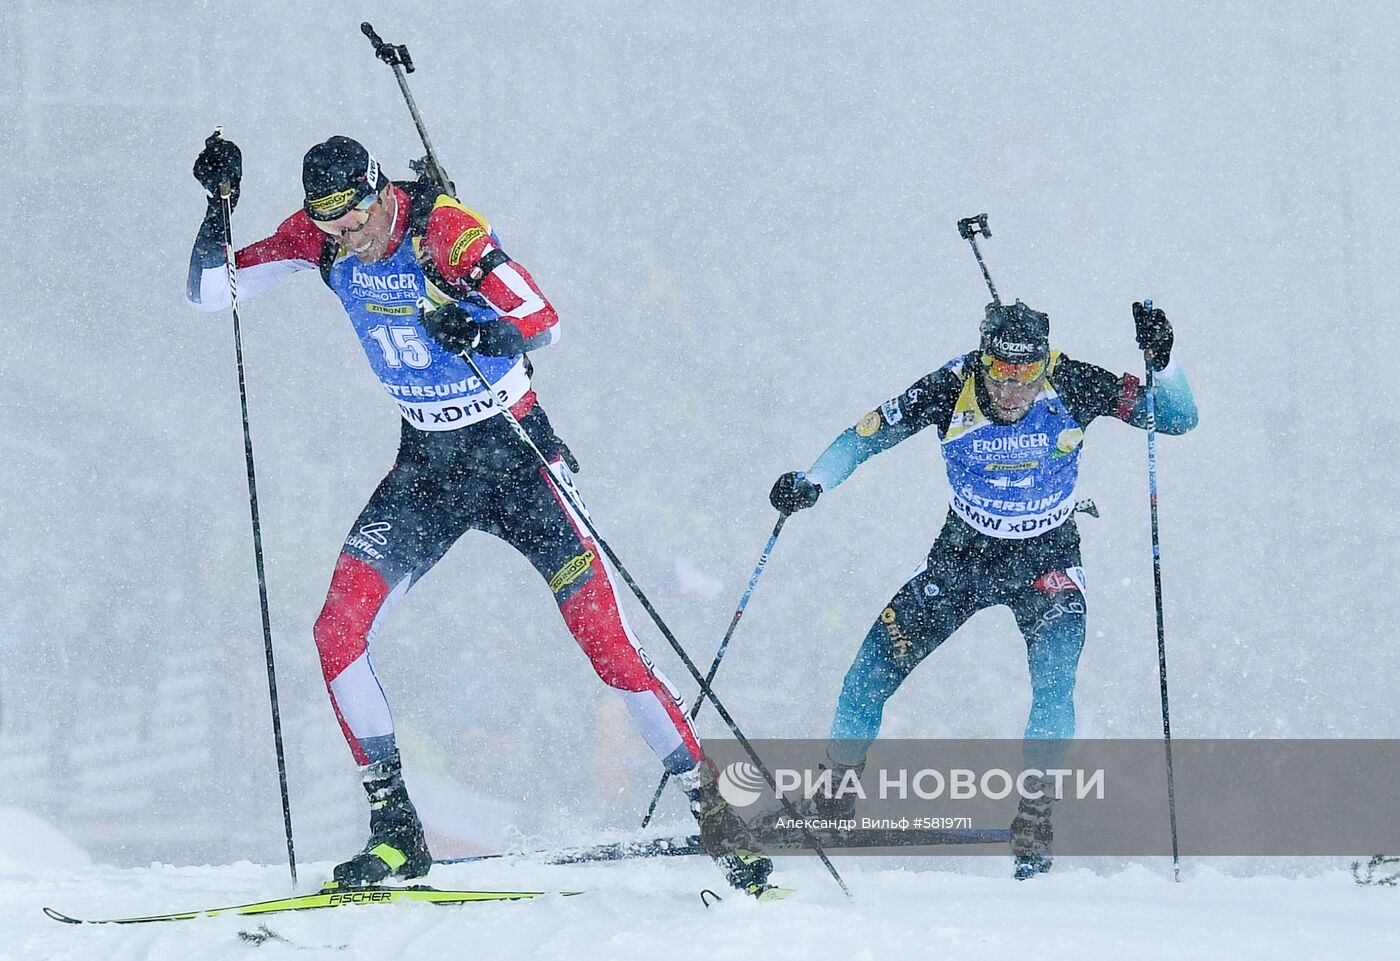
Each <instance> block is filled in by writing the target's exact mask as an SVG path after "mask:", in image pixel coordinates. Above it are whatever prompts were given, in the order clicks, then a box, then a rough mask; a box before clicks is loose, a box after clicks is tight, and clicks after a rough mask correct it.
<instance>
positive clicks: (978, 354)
mask: <svg viewBox="0 0 1400 961" xmlns="http://www.w3.org/2000/svg"><path fill="white" fill-rule="evenodd" d="M1133 317H1134V320H1135V323H1136V328H1137V330H1136V333H1137V342H1138V346H1139V347H1140V348H1142V349H1143V350H1144V351H1148V352H1150V353H1149V355H1148V356H1149V357H1150V363H1151V364H1152V366H1153V369H1154V371H1155V374H1154V383H1155V386H1156V417H1157V429H1158V430H1159V431H1161V432H1162V433H1164V434H1184V433H1186V432H1187V431H1189V430H1191V429H1192V428H1193V427H1195V426H1196V420H1197V414H1196V405H1195V401H1194V400H1193V398H1192V396H1191V388H1190V387H1189V386H1188V384H1187V382H1186V377H1185V375H1184V374H1183V373H1182V371H1181V368H1180V367H1179V366H1178V365H1176V364H1174V363H1172V339H1173V337H1172V328H1171V324H1170V323H1169V322H1168V321H1167V318H1166V315H1165V314H1163V313H1162V311H1160V310H1148V309H1145V308H1144V307H1143V305H1142V304H1134V305H1133ZM981 333H982V337H981V345H980V348H979V349H978V350H975V351H973V352H971V353H969V354H965V355H963V356H962V357H958V358H956V359H954V360H952V361H950V362H949V363H947V364H945V365H944V366H943V367H941V368H939V369H938V370H936V371H934V372H933V373H931V374H929V375H928V376H926V377H924V378H922V379H921V380H919V381H918V382H916V383H915V384H914V385H913V386H912V387H910V388H909V389H908V390H906V391H905V392H904V393H902V394H900V395H898V396H896V397H894V398H892V399H890V400H888V401H886V402H885V403H883V404H881V405H880V406H879V407H878V408H876V409H875V410H872V411H871V412H870V413H868V414H866V415H865V416H864V417H862V418H861V419H860V421H859V422H858V423H857V424H856V425H855V426H854V427H851V428H848V429H847V430H845V431H843V432H842V433H841V435H840V436H839V437H837V438H836V440H835V441H833V442H832V444H831V446H829V447H828V448H827V449H826V450H825V451H824V452H823V453H822V455H821V456H820V457H819V458H817V462H816V463H815V464H814V465H813V466H812V468H811V469H810V470H808V471H806V472H791V473H787V474H784V475H783V476H782V477H780V478H778V481H777V483H776V484H774V486H773V490H772V493H771V494H770V499H771V500H772V502H773V506H774V507H776V508H777V509H778V510H779V511H781V512H783V513H784V514H790V513H793V512H794V511H798V510H802V509H804V508H807V507H811V506H812V505H813V504H815V503H816V502H817V498H818V497H820V496H821V494H822V492H823V491H829V490H831V489H832V488H833V487H836V486H837V485H838V484H840V483H841V482H842V481H844V480H845V479H846V478H848V477H850V476H851V474H852V473H853V472H854V471H855V469H856V468H857V467H858V466H859V465H860V464H862V463H863V462H864V461H866V460H868V459H869V458H870V457H872V456H874V455H875V454H878V453H880V452H881V451H884V450H888V449H889V448H891V447H893V446H895V445H896V444H898V443H899V442H900V441H903V440H905V439H906V438H909V437H912V436H913V435H915V434H917V433H918V432H919V431H921V430H923V429H924V428H925V427H930V426H932V427H935V428H936V429H937V431H938V437H939V440H940V441H941V442H942V447H943V459H944V464H945V466H946V468H947V471H948V481H949V484H950V485H951V487H952V497H951V503H950V505H949V511H948V518H947V520H946V521H945V523H944V525H943V529H942V531H940V533H939V535H938V538H937V540H935V541H934V544H933V547H932V548H931V549H930V551H929V554H928V557H927V558H926V559H925V561H924V563H923V565H922V566H921V567H920V568H919V570H918V572H917V573H916V574H915V575H914V578H913V579H912V580H910V581H909V583H907V584H905V585H904V586H903V587H902V588H900V590H899V591H898V593H896V594H895V596H894V597H893V598H892V599H891V600H890V602H889V604H887V605H886V606H885V608H884V610H882V611H881V612H880V615H879V616H878V617H877V618H876V619H875V623H874V625H873V626H872V627H871V628H870V632H869V633H868V634H866V636H865V641H864V643H862V644H861V647H860V650H859V652H857V654H856V659H855V662H854V663H853V664H852V665H851V667H850V670H849V671H847V672H846V679H845V683H844V684H843V685H842V687H841V695H840V699H839V700H838V701H837V705H836V716H835V718H834V719H833V721H832V725H831V742H830V744H829V746H828V750H827V754H828V759H829V761H830V763H831V766H832V769H833V774H834V775H835V777H834V779H833V783H839V782H840V778H841V777H844V776H845V773H846V771H847V770H848V769H855V770H856V771H857V776H859V772H860V770H861V769H862V768H863V767H864V764H865V757H866V752H867V751H868V749H869V747H870V744H871V742H872V741H874V739H875V738H876V736H877V735H878V734H879V732H880V721H881V718H882V717H883V715H884V710H885V702H886V701H887V700H889V698H890V696H891V695H892V694H894V692H895V691H897V690H898V689H899V686H900V684H902V683H903V682H904V679H905V678H906V677H908V676H909V674H910V672H911V671H913V670H914V668H915V667H916V666H918V664H919V663H920V662H921V661H922V660H923V659H924V658H925V657H927V656H928V655H929V654H931V653H932V652H933V651H934V650H936V649H937V648H938V646H939V645H941V644H942V643H943V642H944V641H946V640H947V639H948V638H949V636H950V635H952V633H953V632H954V631H956V630H957V629H958V628H959V627H960V626H962V624H963V623H964V622H965V621H966V620H967V619H968V618H969V617H971V616H972V615H973V614H975V613H976V612H978V611H980V610H983V609H984V608H987V607H993V606H996V605H1005V606H1007V607H1009V608H1011V612H1012V613H1013V614H1014V615H1015V617H1016V623H1017V625H1018V626H1019V627H1020V629H1021V634H1022V635H1023V636H1024V637H1025V640H1026V655H1027V660H1028V661H1029V664H1030V677H1031V712H1030V718H1029V720H1028V721H1027V722H1026V731H1025V737H1026V739H1027V743H1026V762H1027V766H1028V768H1036V769H1039V770H1045V769H1046V768H1048V767H1053V766H1055V764H1056V763H1057V762H1058V761H1059V760H1060V758H1061V757H1062V755H1063V753H1064V745H1063V741H1066V740H1068V739H1070V738H1072V737H1073V736H1074V679H1075V671H1076V668H1077V667H1078V664H1079V654H1080V651H1081V650H1082V649H1083V647H1084V617H1085V610H1086V607H1085V601H1084V570H1083V568H1082V566H1081V564H1080V558H1079V532H1078V530H1077V529H1076V527H1075V523H1074V512H1075V499H1074V487H1075V480H1076V478H1077V476H1078V472H1079V455H1080V450H1081V449H1082V446H1083V441H1084V431H1085V429H1086V428H1087V427H1088V426H1089V424H1090V423H1092V422H1093V420H1094V419H1095V418H1097V417H1102V416H1110V417H1115V418H1117V419H1118V420H1121V421H1124V422H1125V423H1128V424H1131V425H1133V426H1134V427H1139V428H1143V429H1145V428H1146V427H1147V402H1146V390H1145V388H1144V387H1143V386H1142V385H1141V384H1140V383H1139V381H1138V379H1137V378H1136V377H1134V376H1132V375H1131V374H1123V375H1121V376H1119V375H1115V374H1112V373H1110V372H1109V371H1107V370H1104V369H1103V368H1101V367H1096V366H1094V365H1093V364H1087V363H1084V362H1083V361H1078V360H1073V359H1071V358H1069V357H1067V356H1065V355H1064V354H1063V353H1061V352H1060V351H1058V350H1052V349H1051V348H1050V340H1049V337H1050V321H1049V318H1048V317H1047V316H1046V315H1045V314H1043V313H1041V312H1039V311H1036V310H1032V309H1030V308H1029V307H1027V306H1026V305H1025V304H1023V303H1021V302H1020V301H1017V302H1016V303H1015V304H1014V305H1009V306H1008V305H995V304H989V305H988V306H987V309H986V316H985V319H984V321H983V323H982V331H981ZM1037 742H1040V743H1037ZM1028 793H1038V792H1034V791H1032V792H1028ZM818 801H819V806H820V802H821V799H820V798H819V799H818ZM853 804H854V801H853V800H850V799H849V796H847V797H844V798H839V799H836V800H835V801H833V802H828V805H827V807H828V809H827V810H823V811H822V812H821V813H823V814H825V815H827V816H831V817H848V816H849V815H850V806H851V805H853ZM1050 840H1051V831H1050V796H1049V792H1046V793H1045V794H1044V796H1042V797H1038V798H1023V799H1022V801H1021V805H1020V809H1019V810H1018V812H1017V815H1016V820H1015V821H1014V822H1013V824H1012V850H1013V854H1014V855H1015V858H1016V876H1017V877H1022V878H1024V877H1030V876H1032V875H1034V874H1038V873H1041V872H1043V871H1045V870H1047V869H1048V868H1049V867H1050V863H1051V858H1050Z"/></svg>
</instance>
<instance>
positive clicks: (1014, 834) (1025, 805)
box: [1011, 779, 1055, 881]
mask: <svg viewBox="0 0 1400 961" xmlns="http://www.w3.org/2000/svg"><path fill="white" fill-rule="evenodd" d="M1026 787H1027V788H1030V789H1031V790H1037V789H1038V790H1039V791H1040V792H1041V796H1040V797H1038V798H1025V797H1023V798H1021V803H1020V805H1019V806H1018V807H1017V809H1016V817H1015V818H1014V819H1013V820H1012V821H1011V855H1012V857H1013V858H1014V859H1015V863H1016V867H1015V872H1014V874H1013V875H1012V876H1013V877H1015V878H1016V880H1017V881H1025V880H1027V879H1028V878H1033V877H1035V876H1036V875H1037V874H1044V873H1045V872H1046V871H1049V870H1050V865H1052V864H1053V863H1054V858H1052V857H1051V855H1050V842H1051V841H1053V840H1054V836H1055V833H1054V830H1053V829H1052V828H1051V826H1050V805H1051V803H1052V801H1053V799H1054V791H1055V786H1054V783H1053V782H1051V781H1044V780H1039V779H1027V781H1026Z"/></svg>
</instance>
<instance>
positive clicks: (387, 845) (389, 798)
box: [334, 753, 433, 887]
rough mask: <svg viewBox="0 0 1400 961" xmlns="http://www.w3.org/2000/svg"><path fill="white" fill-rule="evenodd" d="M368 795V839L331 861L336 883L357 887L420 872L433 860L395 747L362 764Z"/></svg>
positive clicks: (413, 876) (424, 871) (411, 875)
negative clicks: (356, 850)
mask: <svg viewBox="0 0 1400 961" xmlns="http://www.w3.org/2000/svg"><path fill="white" fill-rule="evenodd" d="M364 783H365V794H367V795H368V796H369V842H368V843H366V844H365V848H364V850H363V851H361V852H360V853H359V854H357V855H355V856H354V857H353V858H351V859H350V860H348V861H346V862H344V863H343V864H338V865H336V868H335V875H334V876H335V881H336V883H337V884H339V885H340V886H341V887H362V886H364V885H367V884H379V883H380V882H382V881H384V880H386V879H389V878H396V879H399V880H404V881H406V880H409V879H411V878H421V877H422V876H423V875H425V874H427V873H428V869H429V868H430V867H432V866H433V856H432V855H431V854H430V853H428V845H427V842H426V841H424V839H423V824H422V822H420V821H419V820H418V812H417V810H415V809H414V807H413V802H412V801H410V800H409V798H408V790H407V788H405V787H404V783H403V770H402V767H401V765H400V762H399V755H398V754H397V753H395V754H393V755H391V756H390V757H387V758H385V759H384V760H382V761H375V762H374V763H372V764H370V765H369V766H368V767H366V768H365V769H364Z"/></svg>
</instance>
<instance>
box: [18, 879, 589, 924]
mask: <svg viewBox="0 0 1400 961" xmlns="http://www.w3.org/2000/svg"><path fill="white" fill-rule="evenodd" d="M549 893H558V894H561V895H564V896H569V895H575V894H582V893H583V892H581V891H560V892H548V891H444V890H440V889H438V888H430V887H427V886H426V885H411V886H407V887H401V888H396V887H384V886H379V885H375V886H369V887H362V888H341V887H337V886H335V885H334V884H328V885H326V887H325V888H323V889H322V890H320V891H318V892H316V893H315V894H301V895H294V896H292V897H289V898H274V899H272V900H271V901H254V902H252V903H251V904H235V905H231V906H229V907H223V908H209V909H207V910H203V911H180V912H176V913H173V914H152V915H149V916H147V917H140V918H100V919H87V918H73V917H69V916H68V915H66V914H63V913H61V912H59V911H55V910H54V909H53V908H44V913H45V914H47V915H48V916H49V917H51V918H53V919H54V920H55V921H62V922H63V923H65V924H145V923H147V922H150V921H188V920H190V919H192V918H212V917H217V916H218V915H221V914H275V913H277V912H279V911H314V910H317V909H319V908H343V907H359V906H363V905H369V904H393V903H395V902H398V901H418V902H423V903H426V904H468V903H470V902H473V901H522V900H527V899H529V898H538V897H541V896H543V895H545V894H549Z"/></svg>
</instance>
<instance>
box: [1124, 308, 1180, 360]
mask: <svg viewBox="0 0 1400 961" xmlns="http://www.w3.org/2000/svg"><path fill="white" fill-rule="evenodd" d="M1133 323H1134V324H1135V325H1136V326H1137V345H1138V349H1139V350H1150V351H1152V360H1151V361H1149V363H1150V364H1151V365H1152V369H1153V370H1154V371H1156V370H1161V369H1163V368H1164V367H1166V366H1167V361H1169V360H1171V359H1172V324H1171V321H1169V320H1167V315H1166V314H1164V313H1162V312H1161V311H1160V310H1158V309H1157V308H1156V307H1153V308H1152V309H1151V310H1148V309H1147V308H1146V307H1144V306H1142V304H1133Z"/></svg>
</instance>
